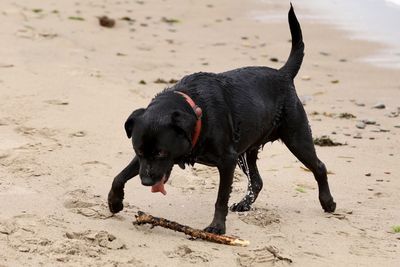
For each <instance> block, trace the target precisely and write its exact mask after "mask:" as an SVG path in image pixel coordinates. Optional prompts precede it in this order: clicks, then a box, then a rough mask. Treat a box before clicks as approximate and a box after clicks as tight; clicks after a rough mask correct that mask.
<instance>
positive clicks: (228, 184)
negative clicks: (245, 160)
mask: <svg viewBox="0 0 400 267" xmlns="http://www.w3.org/2000/svg"><path fill="white" fill-rule="evenodd" d="M236 162H237V155H234V154H233V155H229V156H226V158H225V159H224V160H223V161H222V162H221V164H219V166H218V171H219V175H220V180H219V189H218V197H217V201H216V202H215V212H214V219H213V220H212V222H211V224H210V225H209V226H208V227H207V228H206V229H205V231H207V232H210V233H215V234H225V220H226V215H227V214H228V201H229V196H230V193H231V191H232V181H233V173H234V171H235V167H236Z"/></svg>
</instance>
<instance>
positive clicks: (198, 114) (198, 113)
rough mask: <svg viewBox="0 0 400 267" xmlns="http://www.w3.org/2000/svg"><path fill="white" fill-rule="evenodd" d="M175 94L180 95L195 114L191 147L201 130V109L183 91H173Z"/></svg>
mask: <svg viewBox="0 0 400 267" xmlns="http://www.w3.org/2000/svg"><path fill="white" fill-rule="evenodd" d="M174 92H175V93H177V94H180V95H182V96H183V97H184V98H185V100H186V102H187V103H188V104H189V105H190V106H191V107H192V109H193V111H194V113H195V114H196V117H197V121H196V126H195V127H194V132H193V136H192V148H193V147H194V146H195V145H196V143H197V141H198V140H199V137H200V131H201V115H202V114H203V111H202V110H201V108H200V107H199V106H197V105H196V103H195V102H194V101H193V99H192V98H191V97H190V96H188V95H187V94H185V93H182V92H179V91H174Z"/></svg>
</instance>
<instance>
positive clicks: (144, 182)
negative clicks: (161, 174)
mask: <svg viewBox="0 0 400 267" xmlns="http://www.w3.org/2000/svg"><path fill="white" fill-rule="evenodd" d="M141 180H142V185H145V186H151V185H154V184H155V182H154V181H153V179H151V178H150V177H148V176H144V177H141Z"/></svg>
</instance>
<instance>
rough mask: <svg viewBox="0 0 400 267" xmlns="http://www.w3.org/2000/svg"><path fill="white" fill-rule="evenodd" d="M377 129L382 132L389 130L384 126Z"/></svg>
mask: <svg viewBox="0 0 400 267" xmlns="http://www.w3.org/2000/svg"><path fill="white" fill-rule="evenodd" d="M379 131H380V132H382V133H387V132H390V130H389V129H386V128H379Z"/></svg>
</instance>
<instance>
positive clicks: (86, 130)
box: [0, 0, 400, 266]
mask: <svg viewBox="0 0 400 267" xmlns="http://www.w3.org/2000/svg"><path fill="white" fill-rule="evenodd" d="M276 2H277V1H276ZM0 10H1V13H0V18H1V20H0V21H1V34H0V36H1V45H0V107H1V108H0V110H1V112H0V136H1V138H0V203H1V204H0V205H1V206H0V207H1V209H0V266H61V265H63V266H64V265H65V266H194V265H196V266H275V265H277V266H286V265H290V263H289V262H288V261H287V260H279V259H277V258H275V257H274V256H273V254H272V253H271V252H270V251H271V248H274V249H275V250H276V251H278V253H279V254H280V255H282V256H283V257H286V258H289V259H291V260H292V261H293V264H292V265H293V266H355V265H357V266H377V265H381V266H396V263H398V262H399V261H400V256H399V255H400V243H399V242H400V234H399V233H395V232H394V230H393V229H392V227H393V226H395V225H399V224H400V212H399V203H400V195H399V190H400V179H399V171H400V167H399V151H400V143H399V134H400V128H399V127H400V121H399V117H398V114H399V102H398V99H399V97H400V82H399V74H400V71H399V70H396V69H384V68H378V67H375V66H372V65H368V64H366V63H364V62H363V60H362V59H363V58H365V57H366V56H368V55H369V54H371V53H373V52H376V51H377V49H380V48H382V45H379V44H374V43H368V42H365V41H356V40H351V39H350V38H349V36H348V34H347V33H344V32H339V31H337V30H335V29H333V28H332V26H330V25H324V24H321V23H319V22H316V21H314V20H313V21H311V20H308V19H307V14H309V12H310V11H309V10H305V9H302V7H300V6H296V12H297V15H298V18H299V20H300V22H301V25H302V28H303V34H304V40H305V43H306V56H305V60H304V62H303V66H302V68H301V70H300V72H299V74H298V76H297V78H296V85H297V92H298V94H299V95H300V96H301V97H302V99H303V100H304V102H305V108H306V111H307V113H308V114H309V119H310V124H311V127H312V129H313V135H314V136H315V137H320V136H323V135H328V136H329V137H330V138H331V139H332V140H334V141H336V142H341V143H343V144H345V145H343V146H335V147H317V153H318V155H319V157H320V158H321V159H322V161H324V162H325V164H326V165H327V167H328V169H329V171H330V173H331V174H330V175H329V181H330V185H331V191H332V194H333V196H334V197H335V200H336V202H337V211H336V213H334V214H326V213H324V212H323V211H322V209H321V207H320V204H319V202H318V199H317V187H316V182H315V181H314V178H313V177H312V174H311V173H309V172H308V171H306V170H304V169H303V168H302V165H301V164H300V163H299V162H298V161H297V160H296V159H295V158H294V156H292V155H291V153H290V152H289V151H288V150H287V149H286V148H285V147H284V145H283V144H281V143H280V142H275V143H273V144H272V145H271V144H267V145H266V146H265V147H264V150H263V151H262V153H260V160H259V164H258V166H259V169H260V172H261V176H262V177H263V178H264V188H263V190H262V192H261V193H260V196H259V198H258V200H257V201H256V203H255V204H254V206H253V207H254V209H253V210H251V211H249V212H245V213H241V214H237V213H229V214H228V217H227V234H229V235H236V236H239V237H241V238H243V239H247V240H249V241H250V242H251V244H250V246H248V247H245V248H242V247H230V246H224V245H218V244H212V243H209V242H205V241H199V240H198V241H192V240H189V239H187V237H185V236H184V235H182V234H180V233H174V232H172V231H170V230H166V229H161V228H153V229H151V228H150V227H148V226H134V225H133V224H132V221H133V220H134V215H135V214H136V212H137V211H138V210H143V211H145V212H148V213H150V214H152V215H154V216H161V217H165V218H168V219H170V220H174V221H178V222H180V223H183V224H187V225H190V226H192V227H197V228H203V227H205V226H207V225H208V224H209V223H210V222H211V219H212V214H213V210H214V201H215V199H216V194H217V186H218V173H217V171H216V170H215V169H213V168H208V167H204V166H201V165H195V167H194V168H187V169H186V170H184V171H182V170H180V169H178V168H175V169H174V171H173V173H172V175H171V178H170V180H169V182H168V184H167V185H166V187H167V188H166V189H167V191H168V194H167V195H166V196H162V195H161V194H152V193H151V192H150V189H149V188H148V187H143V186H141V185H140V182H139V179H137V178H136V179H132V181H130V182H129V183H128V184H127V186H126V198H125V209H124V211H123V212H121V213H119V214H117V215H115V216H113V217H110V213H109V211H108V208H107V203H106V197H107V194H108V190H109V188H110V185H111V182H112V179H113V177H114V176H115V175H116V174H117V173H118V172H119V171H120V170H121V169H122V168H123V167H125V165H126V164H127V163H128V162H129V161H130V159H131V158H132V155H133V151H132V149H131V144H130V140H128V139H127V138H126V136H125V132H124V129H123V123H124V122H125V119H126V118H127V117H128V115H129V114H130V112H132V111H133V110H134V109H136V108H139V107H144V106H146V104H147V103H148V102H149V101H150V99H151V98H152V97H153V96H154V95H155V94H156V93H157V92H159V91H160V90H162V89H163V88H164V87H166V86H168V84H162V83H161V84H160V83H155V82H154V81H156V80H157V79H163V80H165V81H170V80H171V79H180V78H181V77H183V76H184V75H186V74H190V73H193V72H197V71H211V72H222V71H225V70H229V69H233V68H236V67H242V66H248V65H268V66H271V67H276V68H279V67H280V66H282V64H283V62H284V61H285V60H286V58H287V56H288V54H289V50H290V43H289V42H288V40H289V39H290V34H289V28H288V25H287V22H286V20H285V19H284V18H285V17H286V13H287V10H288V3H283V2H282V3H279V4H276V3H271V1H264V2H261V1H244V0H241V1H228V0H221V1H185V0H178V1H172V0H165V1H40V2H38V1H33V0H30V1H18V2H17V1H12V0H2V1H1V3H0ZM265 13H267V14H270V15H271V17H272V18H277V19H272V20H271V21H261V20H259V19H257V16H258V15H260V14H265ZM102 15H107V16H109V17H110V18H113V19H115V20H116V23H115V26H114V27H112V28H104V27H101V26H100V25H99V23H98V18H97V17H99V16H102ZM122 18H124V19H122ZM163 18H165V19H163ZM271 58H277V59H278V62H272V61H271V60H270V59H271ZM141 81H142V82H141ZM377 103H383V104H384V105H385V108H383V109H376V108H372V107H373V106H374V105H375V104H377ZM342 113H350V114H352V115H354V116H355V117H354V118H342V117H343V116H341V114H342ZM344 117H346V116H344ZM347 117H351V116H347ZM364 119H367V120H369V123H375V124H366V125H363V124H361V123H360V121H361V120H364ZM356 125H358V126H359V127H361V128H362V127H363V126H365V128H364V129H360V128H357V127H356ZM245 189H246V179H245V177H244V176H243V175H242V174H241V173H240V171H238V172H237V174H236V176H235V182H234V189H233V192H232V194H231V201H230V203H231V204H232V203H234V202H237V201H238V200H240V199H241V197H242V196H243V195H244V193H245Z"/></svg>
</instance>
